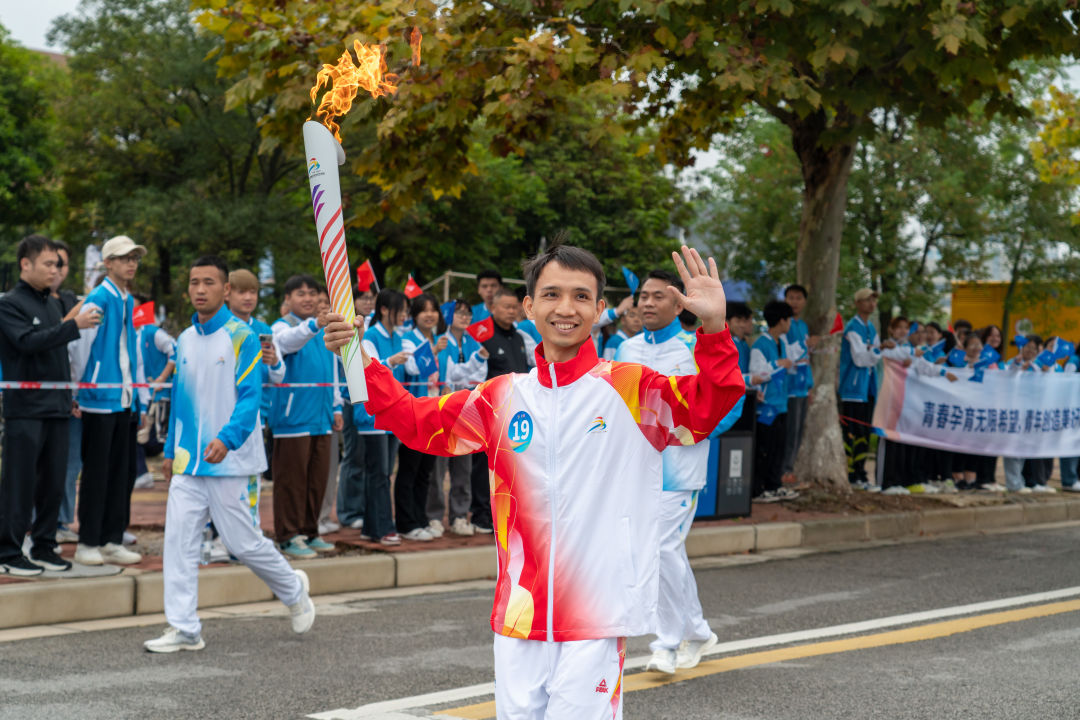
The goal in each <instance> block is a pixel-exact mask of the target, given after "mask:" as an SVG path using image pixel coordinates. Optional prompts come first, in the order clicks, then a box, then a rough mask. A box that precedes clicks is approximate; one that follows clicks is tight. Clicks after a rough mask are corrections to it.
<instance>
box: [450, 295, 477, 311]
mask: <svg viewBox="0 0 1080 720" xmlns="http://www.w3.org/2000/svg"><path fill="white" fill-rule="evenodd" d="M458 308H465V309H466V310H468V311H469V313H470V314H471V313H472V305H470V304H469V303H468V302H466V300H465V298H454V309H453V310H451V311H450V315H454V314H456V313H457V311H458Z"/></svg>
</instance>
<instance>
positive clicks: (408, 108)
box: [196, 0, 1080, 489]
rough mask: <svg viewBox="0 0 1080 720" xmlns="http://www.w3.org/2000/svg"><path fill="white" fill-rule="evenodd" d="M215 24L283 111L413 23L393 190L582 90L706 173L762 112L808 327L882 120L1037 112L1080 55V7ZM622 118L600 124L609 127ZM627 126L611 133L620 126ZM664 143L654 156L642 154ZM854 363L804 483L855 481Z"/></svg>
mask: <svg viewBox="0 0 1080 720" xmlns="http://www.w3.org/2000/svg"><path fill="white" fill-rule="evenodd" d="M196 6H197V7H199V8H202V9H203V10H204V13H203V15H202V16H201V22H203V23H204V25H205V26H206V27H208V28H209V29H211V30H212V31H214V32H217V33H220V34H221V35H222V37H224V39H225V41H226V45H225V50H224V53H223V55H222V57H221V59H220V67H221V69H222V71H223V72H224V73H225V74H227V75H230V76H231V75H241V74H242V75H243V77H242V78H241V79H240V80H238V82H237V83H236V84H235V85H234V86H233V88H232V92H233V97H234V98H235V99H236V100H238V101H239V100H251V99H254V98H258V97H264V96H266V95H268V94H274V95H276V96H277V97H278V98H279V99H280V103H281V104H280V105H279V109H280V110H287V111H301V110H302V109H304V108H306V107H307V106H308V100H307V96H306V95H305V92H306V90H307V89H308V87H309V86H310V85H311V83H312V80H311V78H312V77H313V75H314V68H315V65H316V63H317V62H318V61H320V60H322V61H326V60H331V59H332V58H334V57H336V56H337V55H338V54H339V53H340V49H341V44H342V41H345V40H351V39H352V38H353V37H359V38H361V39H363V40H365V41H374V42H384V43H389V44H390V45H391V46H392V47H391V49H392V50H393V56H394V57H402V58H405V57H407V49H406V48H405V47H404V46H403V45H404V38H405V37H406V35H407V33H408V32H409V31H410V30H411V28H412V27H414V26H418V27H419V28H420V29H421V30H423V31H424V33H425V41H424V53H425V56H426V61H425V63H424V64H423V65H422V66H421V67H420V68H417V69H415V70H413V69H410V70H408V71H407V72H406V74H405V82H404V83H403V85H402V90H401V92H399V93H398V95H397V97H395V98H394V99H393V101H392V102H381V101H364V102H363V103H362V109H361V110H360V112H359V113H358V117H359V118H367V117H372V118H375V119H377V121H378V128H377V132H376V136H377V138H378V139H379V142H378V143H373V144H371V145H369V146H367V147H365V148H364V149H363V150H362V151H361V153H360V154H359V157H358V159H357V163H356V169H357V171H358V172H360V173H362V174H363V175H364V176H365V177H369V178H371V179H372V180H373V181H374V182H376V183H377V184H378V185H379V186H380V187H381V188H382V190H383V191H384V193H385V194H386V195H387V196H388V197H389V198H392V199H393V201H392V202H391V203H390V207H391V208H400V207H401V205H402V204H403V202H409V201H415V199H416V198H417V197H419V196H420V195H422V194H423V193H425V192H430V191H431V190H437V191H445V190H451V191H454V190H457V189H458V188H459V187H460V182H461V178H462V177H463V175H464V173H466V172H467V170H468V169H469V165H468V160H467V148H468V147H469V143H468V142H467V141H466V139H467V138H468V137H469V136H470V133H471V132H472V131H473V130H474V129H475V127H476V122H477V120H482V121H483V127H484V129H485V130H488V131H490V132H492V133H493V136H492V137H493V140H492V144H493V146H494V148H495V149H496V150H500V151H502V152H511V151H517V150H518V149H519V148H520V144H521V143H522V142H525V141H530V140H535V139H537V138H541V137H544V136H546V135H547V134H549V133H550V131H551V128H552V127H553V126H555V125H557V124H558V123H559V122H560V121H561V119H562V117H563V116H564V115H565V111H566V107H567V103H568V102H569V101H570V99H571V98H573V97H575V96H576V95H578V94H579V93H587V94H589V95H593V96H598V97H605V98H608V99H610V100H620V101H622V103H623V112H624V113H625V114H628V115H631V116H633V117H635V118H636V119H637V120H638V122H640V123H642V124H655V125H657V126H658V127H659V139H658V141H657V143H656V144H655V152H656V153H657V155H658V157H659V158H660V159H661V161H663V162H673V163H675V164H678V165H683V164H687V163H689V162H690V157H691V156H690V150H691V149H693V148H702V149H703V148H706V147H708V146H709V145H710V143H711V142H712V138H713V136H714V135H716V134H717V133H719V132H723V131H724V130H726V129H727V128H728V127H730V125H731V120H732V116H733V115H737V114H738V113H740V112H743V111H744V110H745V109H746V108H747V107H748V106H751V105H756V106H758V107H760V108H762V109H764V110H765V111H766V112H768V113H769V114H770V115H772V116H773V117H775V118H777V119H778V120H780V121H781V122H782V123H783V124H784V125H786V126H787V127H788V128H789V129H790V131H791V137H792V146H793V149H794V150H795V153H796V156H797V157H798V158H799V164H800V170H801V174H802V180H803V190H802V198H801V201H802V202H801V216H800V225H799V240H798V245H797V250H798V254H797V273H798V278H799V279H800V280H802V281H803V284H805V285H808V286H809V288H810V298H809V303H808V305H807V310H806V315H807V322H808V323H809V325H810V329H811V331H812V332H815V333H821V332H823V331H824V330H826V329H827V328H828V327H829V325H830V324H831V322H832V317H833V312H834V308H835V294H836V293H835V290H836V281H837V275H838V268H839V260H840V248H841V238H842V235H843V223H844V216H845V210H846V202H847V195H848V178H849V176H850V173H851V168H852V161H853V159H854V151H855V147H856V143H857V141H858V139H859V138H860V137H863V136H871V135H873V134H874V133H875V131H876V124H875V117H874V115H875V113H876V112H880V111H881V110H894V109H895V110H898V111H900V112H901V113H902V114H903V115H904V116H905V117H909V118H911V119H912V120H913V121H915V122H919V123H925V124H931V125H940V124H941V123H942V122H943V121H944V120H945V119H947V118H948V117H950V116H955V115H960V116H962V115H965V114H966V113H967V112H968V108H969V107H971V105H972V104H973V103H974V102H975V101H976V100H979V99H983V100H984V101H985V107H986V109H987V112H989V113H991V114H994V113H1001V114H1003V115H1005V116H1006V117H1011V116H1016V115H1020V114H1022V113H1023V108H1022V107H1021V106H1020V104H1019V103H1018V102H1017V100H1016V98H1015V97H1014V95H1013V87H1012V86H1013V84H1014V83H1015V82H1016V81H1017V79H1018V77H1019V74H1020V73H1019V70H1018V69H1017V67H1016V65H1015V61H1017V60H1018V59H1021V58H1033V59H1038V58H1043V57H1055V56H1059V55H1062V54H1066V53H1074V52H1075V51H1076V47H1077V25H1078V24H1080V20H1078V16H1080V10H1078V9H1077V8H1076V7H1075V3H1074V2H1073V0H1024V1H1022V2H1016V1H1014V0H996V1H991V2H981V3H974V2H958V1H957V0H934V1H933V2H923V1H922V0H842V1H840V2H837V1H836V0H807V1H806V2H801V3H793V2H791V0H760V1H759V2H753V3H747V2H743V1H742V0H715V1H713V2H704V3H703V2H696V1H692V0H671V1H666V2H657V1H656V0H637V1H634V0H620V2H601V1H599V0H560V1H559V2H554V1H553V0H550V1H540V2H526V1H525V0H509V1H507V2H499V3H495V4H492V3H490V2H485V1H483V0H462V1H461V2H455V3H454V4H453V7H452V8H444V9H442V10H440V9H439V8H440V7H441V6H437V5H436V4H434V3H432V2H430V1H429V0H380V1H378V2H371V3H363V4H356V3H351V2H345V0H332V1H330V2H320V3H306V2H301V1H300V0H243V1H242V2H241V1H239V0H196ZM264 120H265V122H264V125H263V127H264V129H265V131H266V133H267V134H268V136H270V137H273V138H275V139H276V140H277V141H283V142H295V140H294V138H295V137H296V136H297V134H298V131H297V125H296V121H295V120H294V119H292V118H291V117H290V116H289V113H288V112H280V113H278V114H277V115H275V116H274V117H266V118H265V119H264ZM605 120H606V121H607V122H602V121H605ZM618 127H619V126H618V124H617V123H615V122H614V117H613V116H608V117H607V118H597V127H596V132H597V133H598V134H603V133H605V132H614V131H616V128H618ZM644 151H645V152H648V151H649V150H648V148H645V149H644ZM836 358H837V353H835V352H822V353H818V354H816V355H815V356H814V368H815V375H816V377H817V378H818V379H819V385H818V392H817V393H815V396H814V402H813V403H812V404H811V407H810V411H809V417H808V421H807V425H808V433H807V436H806V442H804V443H803V452H801V453H800V460H799V472H800V474H801V475H802V476H803V477H806V478H808V479H813V480H817V481H821V482H822V483H825V484H828V485H831V486H834V487H837V488H838V489H847V485H846V482H845V473H844V463H843V459H842V453H841V442H840V433H839V430H838V426H837V412H836V407H835V395H834V393H833V392H831V390H832V388H833V387H834V382H835V380H834V379H835V375H836V368H835V363H836Z"/></svg>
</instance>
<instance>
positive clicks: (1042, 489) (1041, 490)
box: [1031, 485, 1057, 493]
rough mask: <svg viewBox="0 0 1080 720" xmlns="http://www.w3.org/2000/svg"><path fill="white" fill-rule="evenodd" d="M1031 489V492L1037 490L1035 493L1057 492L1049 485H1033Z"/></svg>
mask: <svg viewBox="0 0 1080 720" xmlns="http://www.w3.org/2000/svg"><path fill="white" fill-rule="evenodd" d="M1031 489H1032V491H1033V492H1037V493H1056V492H1057V490H1055V489H1054V488H1052V487H1050V486H1049V485H1036V486H1035V487H1033V488H1031Z"/></svg>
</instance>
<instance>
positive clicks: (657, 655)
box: [645, 650, 678, 675]
mask: <svg viewBox="0 0 1080 720" xmlns="http://www.w3.org/2000/svg"><path fill="white" fill-rule="evenodd" d="M677 657H678V653H676V652H675V651H674V650H654V651H653V654H652V657H650V658H649V664H648V665H646V666H645V671H646V672H649V671H652V672H662V673H667V674H668V675H674V674H675V667H676V662H677Z"/></svg>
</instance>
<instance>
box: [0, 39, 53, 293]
mask: <svg viewBox="0 0 1080 720" xmlns="http://www.w3.org/2000/svg"><path fill="white" fill-rule="evenodd" d="M62 83H63V75H62V73H61V72H60V71H59V70H58V68H57V67H56V66H55V64H54V63H52V62H51V61H49V60H47V59H46V58H44V57H42V56H41V55H40V54H39V53H35V52H32V51H30V50H26V49H24V48H22V47H20V46H19V45H17V44H16V43H15V42H14V41H12V40H11V39H10V38H9V36H8V32H7V30H5V29H4V28H3V26H0V248H3V249H2V250H0V264H4V265H6V264H7V263H11V262H13V261H14V260H15V246H16V245H17V243H18V240H19V239H20V238H21V237H22V236H24V235H26V234H28V233H29V232H32V231H42V230H44V229H45V228H46V227H47V226H48V224H49V222H50V220H51V217H52V213H53V211H54V209H55V206H56V201H57V192H56V186H55V174H54V170H55V164H56V155H57V142H56V117H55V115H54V113H53V110H52V98H53V95H54V93H55V91H56V89H57V88H58V87H59V86H60V85H61V84H62ZM17 276H18V272H17V271H16V272H15V273H14V274H13V275H11V276H8V277H7V278H6V279H5V278H3V277H0V281H3V282H4V283H5V284H8V283H10V282H12V281H13V280H14V279H15V278H17Z"/></svg>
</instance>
